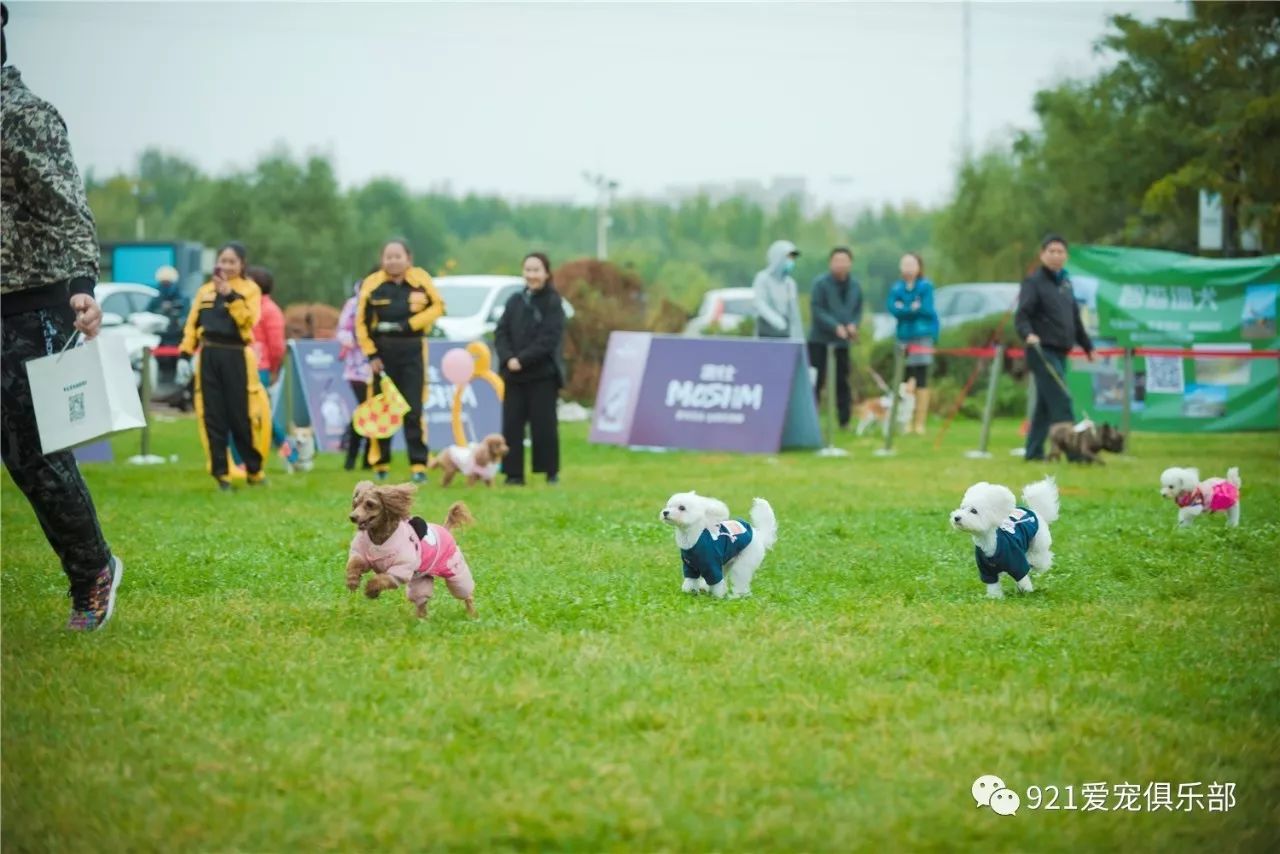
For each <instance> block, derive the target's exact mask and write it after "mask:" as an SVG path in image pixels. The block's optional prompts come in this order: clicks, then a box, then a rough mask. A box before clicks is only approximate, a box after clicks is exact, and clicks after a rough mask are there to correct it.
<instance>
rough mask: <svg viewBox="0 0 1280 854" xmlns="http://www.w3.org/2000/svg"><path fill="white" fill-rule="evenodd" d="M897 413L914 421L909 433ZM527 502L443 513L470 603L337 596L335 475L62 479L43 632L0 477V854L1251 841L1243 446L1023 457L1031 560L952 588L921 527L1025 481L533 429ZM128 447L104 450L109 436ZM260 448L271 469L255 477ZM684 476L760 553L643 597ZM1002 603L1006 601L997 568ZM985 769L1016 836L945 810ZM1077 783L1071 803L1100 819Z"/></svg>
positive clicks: (1262, 693) (1259, 473)
mask: <svg viewBox="0 0 1280 854" xmlns="http://www.w3.org/2000/svg"><path fill="white" fill-rule="evenodd" d="M934 429H935V430H936V426H935V428H934ZM566 434H567V435H566V437H565V440H564V456H565V459H566V470H565V472H564V484H563V485H562V486H561V487H560V488H558V489H552V488H548V487H546V486H544V485H542V484H541V483H536V484H535V485H533V486H530V487H529V488H527V489H525V490H509V489H508V490H504V489H500V488H495V489H492V490H488V491H485V490H471V491H467V490H464V489H463V488H461V487H460V486H455V488H453V489H452V490H449V491H448V492H444V491H441V490H440V489H439V487H438V486H437V485H435V484H432V485H430V486H428V487H427V488H426V489H425V490H423V491H422V492H421V493H420V494H419V499H418V504H417V509H418V511H419V512H420V513H422V514H423V515H425V516H427V517H428V518H434V519H437V520H438V519H439V518H441V517H442V515H443V512H444V510H445V508H446V506H447V504H448V502H449V501H451V500H454V499H457V498H460V497H464V496H465V497H466V499H467V500H468V501H469V503H470V504H471V507H472V509H473V511H474V513H475V515H476V517H477V524H476V525H475V526H474V527H473V528H471V529H467V530H464V531H463V532H462V533H461V534H460V536H459V542H460V544H461V546H462V548H463V549H464V551H465V552H466V554H467V556H468V559H469V561H470V563H471V566H472V567H473V569H474V570H475V574H476V580H477V585H478V590H477V606H478V608H479V610H480V615H481V618H480V619H479V620H478V621H474V622H472V621H468V620H467V619H466V618H465V617H464V614H463V610H462V608H461V606H460V604H459V603H457V602H455V601H453V600H451V599H449V598H448V597H447V596H442V595H441V594H442V593H443V591H442V590H441V591H440V592H439V593H438V594H437V597H436V600H435V605H434V607H433V614H432V617H431V619H430V620H428V621H423V622H419V621H416V620H415V619H414V618H413V616H412V608H411V606H410V605H409V604H408V603H407V602H405V600H404V598H403V596H402V595H400V594H395V595H392V596H390V597H385V596H384V597H383V598H382V599H380V600H378V601H376V602H371V601H368V600H366V599H365V598H364V597H363V596H359V595H355V594H350V593H348V592H347V591H346V589H345V588H344V587H343V576H342V571H343V564H344V559H345V553H346V547H347V542H348V540H349V538H350V536H351V533H352V532H351V529H350V526H349V524H348V523H347V522H346V513H347V509H348V499H349V495H350V488H351V485H352V483H353V482H354V480H355V478H353V477H352V476H351V475H350V474H348V473H345V472H342V471H341V470H340V465H339V460H338V459H336V458H335V457H325V458H323V459H322V460H321V461H320V462H319V465H318V468H317V470H316V471H315V472H312V473H311V474H309V475H306V476H302V475H298V476H292V477H290V476H286V475H284V474H283V473H282V472H273V476H272V480H271V483H270V485H269V487H268V488H267V489H265V490H261V491H258V490H255V491H247V490H243V489H242V490H240V491H238V492H236V493H235V494H232V495H220V494H218V493H217V492H216V491H215V490H214V488H213V482H212V480H211V479H210V478H208V477H207V476H205V475H204V474H203V471H202V468H201V461H200V457H199V445H198V442H197V440H196V436H195V431H194V426H193V425H192V424H191V423H190V422H188V421H179V422H176V423H169V424H162V425H160V426H159V428H158V430H157V437H156V444H157V446H158V450H159V452H160V453H163V454H166V455H168V454H171V453H172V454H179V455H180V458H181V459H180V461H179V462H178V463H176V464H173V465H167V466H164V467H162V468H154V469H136V468H130V467H128V466H125V465H115V466H112V465H107V466H103V465H97V466H86V467H85V469H86V477H87V479H88V481H89V483H90V485H91V487H92V489H93V492H94V495H95V497H96V500H97V502H98V506H99V510H100V513H101V517H102V521H103V526H104V528H105V530H106V532H107V535H108V537H109V539H110V540H111V542H112V544H113V546H114V548H115V549H116V551H117V552H118V553H119V554H120V555H121V556H122V557H123V559H124V561H125V563H126V573H125V578H124V583H123V585H122V588H121V594H120V602H119V606H118V609H117V612H116V617H115V618H114V620H113V622H112V623H111V624H110V625H109V627H108V628H107V629H106V630H105V631H103V632H102V633H101V634H97V635H88V636H72V635H69V634H67V633H66V632H64V631H63V630H62V624H63V622H64V620H65V618H66V608H67V599H66V598H65V596H64V593H65V583H64V578H63V575H62V573H61V571H60V569H59V567H58V565H57V563H56V561H55V559H54V556H53V554H52V552H51V551H50V550H49V548H48V547H47V545H46V544H45V541H44V539H43V537H42V536H41V533H40V530H39V528H38V526H37V525H36V523H35V520H34V517H33V516H32V514H31V512H30V509H29V508H28V506H27V504H26V503H25V501H24V500H23V499H22V497H21V496H20V494H19V493H18V492H17V490H16V489H15V488H14V486H13V483H12V481H10V480H9V479H8V478H7V476H6V477H5V479H4V485H3V565H4V572H3V587H2V591H0V592H2V593H3V638H2V639H3V744H2V748H3V784H4V785H3V848H4V850H5V851H230V850H235V851H292V850H333V851H338V850H341V851H355V850H359V851H373V850H409V849H415V850H417V849H433V850H434V849H439V850H443V849H462V850H517V849H527V850H585V851H594V850H602V849H609V850H622V849H630V850H644V851H653V850H681V851H746V850H783V851H850V850H877V849H878V850H882V851H884V850H905V849H933V850H954V849H975V848H980V847H981V848H987V849H995V850H1016V851H1031V850H1073V851H1075V850H1099V849H1101V850H1153V851H1154V850H1162V851H1170V850H1178V851H1181V850H1203V849H1210V848H1212V849H1214V850H1219V851H1231V850H1252V851H1264V850H1271V851H1274V850H1276V848H1277V845H1280V638H1278V636H1277V632H1278V628H1277V626H1278V623H1280V607H1278V605H1277V602H1278V601H1280V598H1278V597H1280V570H1278V569H1277V563H1278V562H1280V561H1278V560H1277V558H1278V553H1280V545H1278V544H1280V438H1278V437H1277V435H1276V434H1258V435H1232V436H1196V437H1194V438H1193V437H1190V436H1183V437H1177V436H1157V435H1139V436H1137V437H1135V440H1134V442H1133V448H1132V450H1133V454H1132V456H1128V457H1110V458H1108V462H1109V464H1108V465H1107V466H1106V467H1094V468H1083V467H1067V466H1065V465H1062V466H1059V467H1056V468H1054V467H1049V468H1048V470H1051V471H1055V472H1056V473H1057V474H1058V478H1059V483H1060V485H1061V490H1062V504H1063V517H1062V519H1061V520H1060V522H1058V523H1057V524H1056V525H1055V526H1054V529H1053V533H1054V549H1055V552H1056V553H1057V559H1058V562H1057V564H1056V567H1055V569H1054V571H1053V572H1052V573H1050V574H1048V575H1047V576H1045V577H1044V579H1043V581H1040V582H1037V588H1038V589H1037V591H1036V592H1035V593H1034V594H1032V595H1030V596H1015V595H1013V594H1012V588H1011V586H1007V587H1006V589H1007V591H1008V592H1009V595H1008V597H1007V598H1006V599H1004V600H1003V601H999V602H991V601H987V600H986V599H984V596H983V594H984V589H983V586H982V584H981V583H980V582H979V581H978V578H977V571H976V569H975V566H974V563H973V556H972V552H973V546H972V544H971V541H970V540H969V539H968V538H967V537H966V536H965V535H962V534H958V533H954V532H952V531H950V530H948V527H947V524H946V522H947V516H946V514H947V512H948V511H950V510H951V509H952V508H954V507H955V506H956V505H957V503H958V502H959V498H960V496H961V494H962V492H963V491H964V489H965V488H966V487H967V486H968V485H969V484H970V483H972V482H974V481H977V480H983V479H987V480H995V481H1000V482H1003V483H1006V484H1008V485H1010V486H1012V487H1014V488H1015V491H1017V490H1019V489H1020V488H1021V486H1022V485H1023V484H1024V483H1026V482H1028V481H1030V480H1031V479H1033V478H1035V477H1036V476H1038V475H1040V474H1041V473H1042V472H1043V471H1045V470H1046V468H1045V467H1040V466H1031V465H1027V464H1024V463H1022V462H1021V461H1019V460H1016V459H1014V458H1010V457H1008V456H1006V455H1005V451H1006V450H1007V448H1009V447H1011V446H1013V445H1016V444H1017V443H1018V440H1017V437H1016V428H1015V425H1014V424H1013V423H1012V422H1002V423H1000V424H998V425H997V427H996V431H995V439H994V441H993V445H994V447H995V448H996V449H997V450H998V454H997V456H996V457H995V458H994V459H992V460H989V461H985V462H983V461H972V460H967V459H964V458H963V457H962V455H961V452H962V451H963V450H964V449H966V448H970V447H973V445H974V444H975V440H976V434H977V430H976V427H975V426H973V425H971V424H964V425H959V426H957V427H956V429H954V430H953V431H952V433H951V434H950V435H949V436H948V437H947V440H946V442H945V443H944V444H943V446H942V447H941V448H940V449H937V450H935V449H934V448H933V442H932V440H931V439H930V440H927V441H926V440H920V439H914V438H913V439H907V440H904V441H902V442H901V445H900V447H901V451H900V453H899V455H898V456H897V457H895V458H892V459H878V458H874V457H873V456H872V455H871V450H872V448H873V447H874V444H875V443H874V442H873V441H872V440H870V439H863V440H857V439H853V438H849V437H844V438H842V442H843V444H845V445H846V446H847V447H850V448H851V449H852V450H853V455H852V456H851V457H850V458H848V459H843V460H835V461H828V460H823V459H819V458H817V457H815V456H814V455H813V454H811V453H787V454H783V455H780V456H778V457H776V458H765V457H749V458H748V457H740V456H732V455H728V454H693V453H669V454H646V453H632V452H628V451H626V450H622V449H617V448H611V447H596V446H591V445H588V444H587V442H586V441H585V434H586V431H585V428H584V426H583V425H572V426H570V427H568V428H567V429H566ZM136 447H137V437H136V436H129V437H125V438H123V439H121V440H120V441H119V442H118V443H117V455H118V456H124V455H127V454H129V453H134V452H136ZM1175 463H1178V464H1198V465H1199V466H1200V467H1201V468H1202V470H1203V471H1204V472H1205V473H1222V472H1223V471H1224V470H1225V468H1226V467H1227V466H1228V465H1229V464H1234V465H1239V466H1240V468H1241V472H1242V475H1243V478H1244V484H1245V485H1244V489H1243V496H1244V497H1243V524H1242V527H1240V528H1238V529H1235V530H1228V529H1227V528H1226V527H1225V526H1224V524H1223V522H1224V520H1223V519H1222V518H1221V517H1217V518H1212V519H1202V520H1200V521H1199V522H1198V523H1197V524H1196V525H1195V526H1194V527H1193V528H1191V529H1189V530H1182V531H1175V530H1174V521H1175V512H1174V510H1173V509H1172V507H1171V505H1169V504H1168V503H1167V502H1162V500H1161V499H1160V497H1159V495H1158V476H1159V473H1160V471H1161V470H1162V469H1163V468H1164V467H1165V466H1167V465H1171V464H1175ZM273 465H274V466H278V462H275V463H273ZM690 488H693V489H697V490H698V491H700V492H703V493H706V494H713V495H716V496H718V497H720V498H723V499H724V500H726V501H727V502H728V503H729V505H730V508H731V509H732V510H733V511H734V512H735V513H745V511H746V509H747V506H748V503H749V501H750V499H751V497H752V496H753V495H762V496H764V497H766V498H768V499H770V501H771V502H772V503H773V505H774V507H775V509H776V511H777V514H778V517H779V521H780V539H779V542H778V545H777V547H776V549H775V550H774V551H773V552H772V553H771V554H770V556H769V557H768V559H767V560H766V562H765V564H764V566H763V568H762V569H761V571H760V573H759V575H758V576H757V577H756V582H755V584H754V591H755V596H754V597H753V598H751V599H749V600H745V601H719V602H717V601H712V600H710V599H708V598H706V597H703V598H698V599H691V598H687V597H685V596H683V595H682V594H681V593H680V592H679V587H680V572H679V559H678V554H677V551H676V549H675V546H674V544H673V542H672V538H671V533H670V531H669V529H667V528H665V527H664V526H662V525H660V524H659V523H658V522H657V513H658V511H659V509H660V508H661V506H662V505H663V503H665V501H666V498H667V497H668V495H669V494H670V493H672V492H675V491H681V490H685V489H690ZM1006 585H1009V582H1008V580H1007V579H1006ZM980 774H996V775H999V776H1001V777H1002V778H1003V779H1005V780H1006V782H1007V783H1008V784H1009V786H1010V788H1013V789H1014V790H1016V791H1018V792H1019V793H1020V794H1021V795H1022V798H1023V805H1022V808H1021V810H1020V811H1019V812H1018V814H1017V815H1016V816H1010V817H1001V816H998V815H995V814H993V813H992V811H991V810H990V809H978V808H976V807H975V805H974V801H973V799H972V798H971V797H970V792H969V789H970V784H971V783H972V782H973V780H974V778H975V777H977V776H978V775H980ZM1097 782H1101V783H1106V784H1108V785H1109V786H1111V787H1114V786H1115V785H1116V784H1120V783H1130V784H1134V783H1136V784H1140V785H1142V786H1143V787H1144V788H1145V787H1146V784H1148V783H1152V782H1168V783H1172V784H1173V791H1174V801H1175V806H1177V805H1179V799H1178V797H1177V790H1178V784H1180V783H1192V782H1199V783H1201V784H1202V785H1201V788H1200V791H1201V792H1206V791H1207V787H1208V784H1209V783H1211V782H1219V783H1228V782H1229V783H1234V785H1235V792H1234V794H1235V804H1234V806H1233V807H1232V808H1231V809H1230V810H1228V811H1226V812H1209V811H1208V810H1207V809H1205V808H1201V809H1196V810H1194V811H1190V812H1188V811H1185V810H1184V811H1180V812H1170V811H1161V812H1150V811H1147V810H1146V808H1145V800H1143V799H1139V801H1138V805H1139V806H1140V807H1142V809H1141V810H1140V811H1138V812H1115V811H1110V810H1108V811H1105V812H1104V811H1089V812H1085V811H1083V810H1080V809H1077V810H1074V811H1072V810H1057V811H1046V810H1043V809H1041V810H1033V809H1030V808H1029V806H1028V799H1027V794H1028V787H1031V786H1040V787H1047V786H1051V785H1052V786H1058V787H1059V788H1060V790H1061V791H1062V797H1061V800H1060V805H1063V804H1065V803H1066V801H1067V794H1066V790H1065V787H1067V786H1072V787H1074V793H1073V800H1074V801H1075V803H1076V805H1077V806H1082V805H1083V798H1082V796H1081V786H1082V785H1083V784H1085V783H1097ZM1114 800H1115V798H1114V797H1108V798H1107V803H1106V805H1107V806H1108V807H1111V806H1112V805H1113V802H1114Z"/></svg>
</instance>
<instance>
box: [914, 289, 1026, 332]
mask: <svg viewBox="0 0 1280 854" xmlns="http://www.w3.org/2000/svg"><path fill="white" fill-rule="evenodd" d="M1018 289H1019V285H1018V283H1017V282H965V283H963V284H957V285H945V286H943V287H940V288H938V289H936V290H935V291H934V292H933V306H934V308H935V309H937V311H938V322H939V323H940V324H941V325H942V328H943V329H947V328H949V327H952V326H960V325H961V324H963V323H968V322H969V321H971V320H980V319H982V318H984V317H989V316H991V315H993V314H1004V313H1005V312H1006V311H1011V310H1012V309H1013V307H1014V303H1016V302H1017V301H1018Z"/></svg>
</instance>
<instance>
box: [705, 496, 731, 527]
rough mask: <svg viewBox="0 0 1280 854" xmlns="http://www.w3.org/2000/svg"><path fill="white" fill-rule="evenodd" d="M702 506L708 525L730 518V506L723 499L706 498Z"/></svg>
mask: <svg viewBox="0 0 1280 854" xmlns="http://www.w3.org/2000/svg"><path fill="white" fill-rule="evenodd" d="M702 500H703V502H704V503H703V507H702V518H703V520H704V522H705V523H706V525H707V527H711V526H712V525H719V524H720V523H721V522H723V521H725V520H726V519H728V518H729V506H728V505H727V504H725V503H724V502H723V501H718V500H716V499H715V498H704V499H702Z"/></svg>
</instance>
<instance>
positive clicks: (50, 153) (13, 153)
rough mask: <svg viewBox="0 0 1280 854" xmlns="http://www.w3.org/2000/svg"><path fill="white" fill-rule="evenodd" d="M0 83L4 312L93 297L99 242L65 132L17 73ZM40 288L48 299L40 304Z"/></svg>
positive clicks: (2, 74)
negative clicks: (85, 295) (84, 295)
mask: <svg viewBox="0 0 1280 854" xmlns="http://www.w3.org/2000/svg"><path fill="white" fill-rule="evenodd" d="M0 84H3V85H2V89H0V155H2V158H0V214H2V215H0V293H2V294H3V296H4V302H6V303H10V305H7V306H6V309H8V308H11V307H14V306H16V305H17V304H19V303H24V304H25V303H31V305H29V306H26V307H30V308H39V307H43V306H42V305H41V304H40V303H41V302H44V304H46V305H47V304H52V301H53V299H54V298H55V297H56V298H57V299H59V300H65V299H67V298H68V297H69V296H70V294H74V293H88V294H92V293H93V286H94V284H95V283H96V281H97V278H98V240H97V235H96V233H95V231H94V224H93V213H92V212H91V211H90V210H89V203H88V201H87V200H86V199H85V194H84V184H82V183H81V181H80V172H79V170H77V169H76V163H75V160H74V159H73V158H72V156H71V145H70V143H69V142H68V141H67V126H66V124H64V123H63V121H62V116H60V115H58V111H57V110H55V109H54V108H53V106H51V105H50V104H49V103H48V102H46V101H43V100H41V99H40V98H38V97H36V96H35V95H33V94H32V92H31V90H30V89H28V88H27V86H26V84H25V83H23V82H22V76H21V75H20V74H19V73H18V69H16V68H14V67H12V66H5V67H4V68H3V69H0ZM37 289H39V291H42V292H47V294H43V295H45V296H47V297H48V298H49V299H48V300H47V301H43V300H41V299H40V297H41V296H42V294H41V293H40V292H38V291H37ZM20 292H31V293H24V294H22V296H18V294H19V293H20ZM33 298H34V299H33ZM63 304H64V305H65V302H64V303H63ZM26 307H24V309H23V310H25V308H26ZM5 313H6V314H9V313H10V311H7V310H6V311H5Z"/></svg>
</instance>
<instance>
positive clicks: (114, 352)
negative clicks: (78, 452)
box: [27, 335, 147, 454]
mask: <svg viewBox="0 0 1280 854" xmlns="http://www.w3.org/2000/svg"><path fill="white" fill-rule="evenodd" d="M27 378H28V379H29V380H30V381H31V397H32V400H33V402H34V403H35V410H36V425H37V426H38V427H39V428H40V446H41V448H43V450H44V452H45V453H46V454H51V453H53V452H54V451H61V450H63V449H64V448H71V447H74V446H76V445H82V444H84V443H85V442H91V441H93V440H95V439H99V438H101V437H103V436H107V435H109V434H111V433H118V432H120V431H121V430H133V429H136V428H138V427H145V426H146V423H147V422H146V418H145V416H144V415H143V413H142V400H141V399H140V398H139V397H138V389H137V387H136V386H135V385H134V378H133V368H132V367H131V366H130V364H129V352H128V350H127V349H126V347H125V342H124V339H123V338H119V337H116V336H111V335H107V336H99V337H97V338H95V339H93V340H92V341H89V342H87V343H85V344H83V345H82V346H79V347H75V348H72V349H69V350H64V351H63V352H61V353H55V354H54V355H52V356H45V357H44V358H41V359H32V360H31V361H30V362H27Z"/></svg>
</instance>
